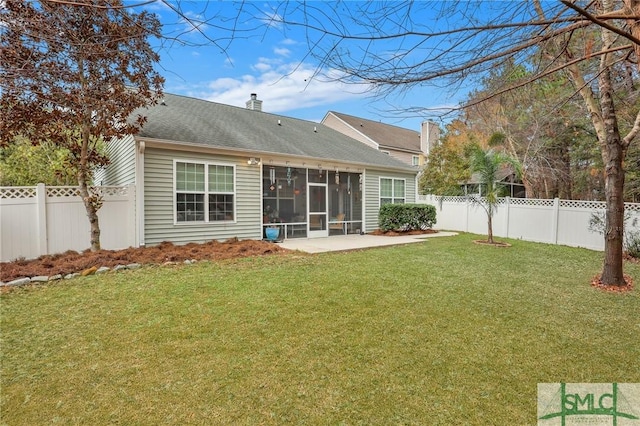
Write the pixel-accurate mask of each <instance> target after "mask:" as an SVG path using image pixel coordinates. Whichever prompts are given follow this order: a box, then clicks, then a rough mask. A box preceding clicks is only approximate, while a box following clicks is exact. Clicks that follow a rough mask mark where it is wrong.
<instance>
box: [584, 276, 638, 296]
mask: <svg viewBox="0 0 640 426" xmlns="http://www.w3.org/2000/svg"><path fill="white" fill-rule="evenodd" d="M623 277H624V282H625V283H626V285H621V286H617V285H606V284H604V283H603V282H602V280H601V275H600V274H598V275H596V276H595V277H593V279H592V280H591V286H592V287H595V288H597V289H599V290H603V291H607V292H611V293H626V292H628V291H631V290H633V278H631V276H630V275H627V274H623Z"/></svg>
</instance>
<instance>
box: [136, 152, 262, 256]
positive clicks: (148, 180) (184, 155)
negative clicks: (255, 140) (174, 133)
mask: <svg viewBox="0 0 640 426" xmlns="http://www.w3.org/2000/svg"><path fill="white" fill-rule="evenodd" d="M174 160H179V161H185V162H190V161H194V162H209V163H217V162H219V163H224V164H234V165H235V172H236V176H235V182H236V185H235V191H236V192H235V210H236V221H235V222H209V223H197V224H196V223H180V224H174V209H175V206H174V182H173V172H174V170H173V164H174ZM144 168H145V172H144V173H145V183H144V204H145V213H144V215H145V217H144V228H145V229H144V232H145V244H147V245H155V244H158V243H160V242H162V241H171V242H173V243H175V244H186V243H189V242H206V241H211V240H226V239H229V238H234V237H237V238H239V239H260V238H262V228H261V220H262V215H261V212H260V199H261V194H260V188H261V175H260V166H249V165H248V164H247V158H246V157H233V156H224V155H211V154H201V153H190V152H183V151H173V150H163V149H157V148H147V149H146V150H145V155H144Z"/></svg>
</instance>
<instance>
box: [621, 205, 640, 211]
mask: <svg viewBox="0 0 640 426" xmlns="http://www.w3.org/2000/svg"><path fill="white" fill-rule="evenodd" d="M624 209H625V210H626V211H629V212H638V213H640V203H624Z"/></svg>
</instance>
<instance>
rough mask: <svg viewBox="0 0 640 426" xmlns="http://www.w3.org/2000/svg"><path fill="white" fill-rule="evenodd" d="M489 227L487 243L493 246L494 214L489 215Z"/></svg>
mask: <svg viewBox="0 0 640 426" xmlns="http://www.w3.org/2000/svg"><path fill="white" fill-rule="evenodd" d="M487 216H488V217H487V225H488V229H487V234H488V235H487V242H488V243H489V244H493V217H492V214H491V213H489V214H488V215H487Z"/></svg>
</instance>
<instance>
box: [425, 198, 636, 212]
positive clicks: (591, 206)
mask: <svg viewBox="0 0 640 426" xmlns="http://www.w3.org/2000/svg"><path fill="white" fill-rule="evenodd" d="M419 199H420V200H423V201H424V200H427V199H428V196H425V195H421V196H420V197H419ZM433 199H434V200H436V201H442V202H445V203H466V202H468V201H471V200H469V198H467V197H459V196H458V197H453V196H439V195H434V196H433ZM480 200H483V198H480ZM508 200H509V204H510V205H512V206H538V207H553V206H554V203H555V200H554V199H546V198H544V199H543V198H509V199H508ZM506 202H507V198H499V199H498V204H505V203H506ZM558 202H559V206H560V207H565V208H575V209H588V210H603V209H605V208H606V203H605V202H604V201H581V200H558ZM624 209H625V210H626V211H631V212H640V203H625V204H624Z"/></svg>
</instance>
